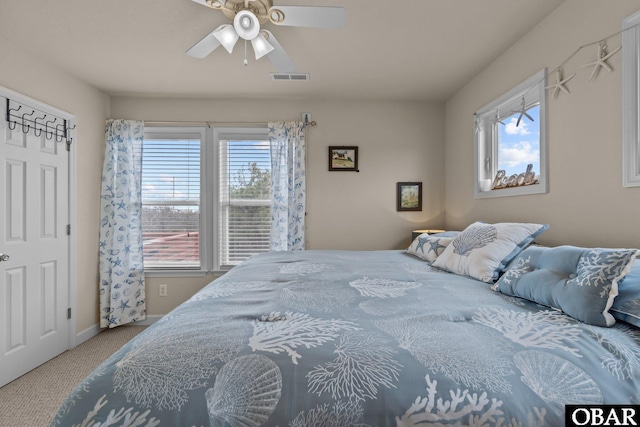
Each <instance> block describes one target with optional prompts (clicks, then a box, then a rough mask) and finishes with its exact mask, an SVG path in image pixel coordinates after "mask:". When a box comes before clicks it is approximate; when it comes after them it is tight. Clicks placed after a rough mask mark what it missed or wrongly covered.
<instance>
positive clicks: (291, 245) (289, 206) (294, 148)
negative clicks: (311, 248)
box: [269, 121, 307, 251]
mask: <svg viewBox="0 0 640 427" xmlns="http://www.w3.org/2000/svg"><path fill="white" fill-rule="evenodd" d="M269 141H270V143H271V244H270V248H271V251H294V250H303V249H304V228H305V225H304V214H305V202H306V193H307V188H306V177H305V156H306V154H305V151H306V144H305V139H304V123H302V122H295V121H294V122H271V123H269Z"/></svg>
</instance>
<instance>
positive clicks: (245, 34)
mask: <svg viewBox="0 0 640 427" xmlns="http://www.w3.org/2000/svg"><path fill="white" fill-rule="evenodd" d="M233 28H235V30H236V33H237V34H238V35H239V36H240V37H242V38H243V39H245V40H253V39H254V38H255V37H256V36H257V35H258V34H260V21H258V17H257V16H256V15H255V14H254V13H253V12H251V11H249V10H241V11H240V12H238V13H237V14H236V17H235V18H234V19H233Z"/></svg>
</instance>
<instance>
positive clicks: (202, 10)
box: [0, 0, 563, 101]
mask: <svg viewBox="0 0 640 427" xmlns="http://www.w3.org/2000/svg"><path fill="white" fill-rule="evenodd" d="M562 1H563V0H404V1H402V2H389V1H379V0H307V1H303V0H274V3H275V4H276V5H314V6H342V7H344V8H345V9H346V11H347V25H346V27H345V28H343V29H340V30H325V29H312V28H299V27H277V26H274V25H272V24H270V23H267V24H265V25H264V27H265V28H267V29H269V30H270V31H272V32H273V34H274V35H275V36H276V37H277V39H278V41H279V42H280V44H281V45H282V46H283V47H284V48H285V50H286V51H287V53H288V54H289V56H290V57H291V58H292V59H293V61H294V62H295V63H296V65H297V66H298V69H299V70H300V72H304V73H310V74H311V80H310V81H306V82H299V81H298V82H295V81H294V82H277V81H271V79H270V76H269V73H270V72H272V71H277V70H275V69H273V67H272V65H271V62H270V61H269V60H268V59H267V58H266V57H265V58H262V59H260V60H259V61H255V60H254V59H253V58H252V57H251V56H249V66H248V67H245V66H243V65H242V62H243V57H244V49H243V46H242V43H238V45H237V46H236V49H235V50H234V52H233V54H231V55H230V54H228V53H227V52H226V51H225V50H224V49H223V48H218V49H217V50H216V51H214V52H213V53H212V54H211V55H209V56H208V57H207V58H205V59H194V58H191V57H189V56H187V55H185V53H184V52H185V51H186V50H187V49H189V48H190V47H191V46H192V45H193V44H195V43H196V42H197V41H199V40H200V39H201V38H202V37H204V36H205V35H206V34H208V33H209V32H211V31H212V30H213V29H214V28H216V27H217V26H218V25H221V24H223V23H225V22H227V20H226V18H225V17H224V16H223V14H222V13H221V12H219V11H215V10H212V9H209V8H207V7H204V6H202V5H200V4H197V3H195V2H193V1H190V0H0V37H3V38H6V39H8V40H9V41H10V42H11V43H13V44H15V45H17V46H19V47H20V48H21V49H23V50H25V51H27V52H29V53H31V54H33V55H35V56H37V57H39V58H42V59H44V60H46V61H48V62H51V63H53V64H55V65H56V66H58V67H60V68H62V69H64V70H66V71H68V72H69V73H71V74H73V75H75V76H77V77H78V78H80V79H81V80H83V81H86V82H87V83H89V84H90V85H92V86H95V87H96V88H98V89H100V90H103V91H104V92H106V93H108V94H111V95H133V96H170V97H173V96H180V97H217V98H229V97H245V98H267V97H269V98H272V97H299V98H306V97H311V98H316V99H324V98H334V99H335V98H356V99H405V100H406V99H409V100H430V101H444V100H446V99H448V98H449V97H450V96H451V95H453V94H454V93H455V92H456V91H457V90H459V89H460V88H461V87H462V86H463V85H464V84H465V83H466V82H468V81H469V80H470V79H471V78H472V77H473V76H474V75H475V74H477V73H478V72H479V71H481V70H482V69H483V68H484V67H486V66H487V65H488V64H489V63H491V61H492V60H494V59H495V58H496V57H497V56H498V55H500V54H501V53H502V52H503V51H504V50H506V49H508V48H509V47H510V46H511V45H512V44H513V43H514V42H515V41H516V40H518V39H519V38H520V37H522V36H523V35H524V34H525V33H526V32H527V31H529V30H530V29H531V28H532V27H533V26H535V25H536V24H537V23H538V22H540V21H541V20H542V19H543V18H544V17H545V16H547V15H548V14H549V13H550V12H551V11H552V10H554V9H555V8H556V7H558V6H559V5H560V4H561V3H562ZM249 50H250V52H249V54H250V55H251V53H252V51H251V47H250V46H249ZM0 72H1V70H0Z"/></svg>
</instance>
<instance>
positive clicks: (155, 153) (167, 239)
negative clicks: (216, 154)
mask: <svg viewBox="0 0 640 427" xmlns="http://www.w3.org/2000/svg"><path fill="white" fill-rule="evenodd" d="M203 141H204V130H200V129H196V130H194V131H189V130H186V129H176V130H175V131H171V130H170V131H168V132H145V139H144V142H143V155H142V236H143V237H142V239H143V248H144V249H143V256H144V265H145V268H152V269H153V268H169V269H184V268H193V269H199V268H201V256H200V247H201V242H200V239H201V233H200V183H201V179H200V178H201V177H200V171H201V147H202V145H203Z"/></svg>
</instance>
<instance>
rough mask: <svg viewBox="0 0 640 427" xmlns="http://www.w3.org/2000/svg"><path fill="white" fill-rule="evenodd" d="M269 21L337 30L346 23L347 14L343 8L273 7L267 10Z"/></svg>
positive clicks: (277, 23)
mask: <svg viewBox="0 0 640 427" xmlns="http://www.w3.org/2000/svg"><path fill="white" fill-rule="evenodd" d="M269 20H270V21H271V22H272V23H274V24H276V25H287V26H291V27H314V28H332V29H338V28H342V27H344V26H345V24H346V23H347V12H346V10H345V9H344V8H343V7H329V6H274V7H272V8H271V9H269Z"/></svg>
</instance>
